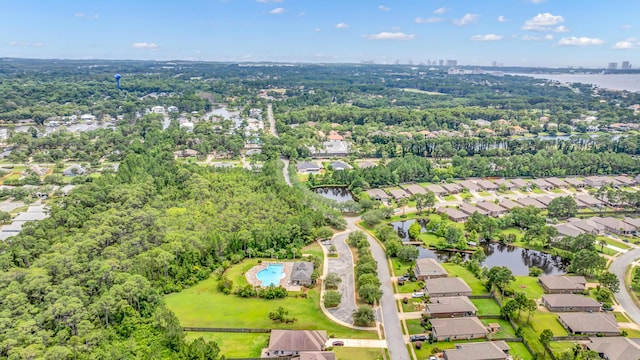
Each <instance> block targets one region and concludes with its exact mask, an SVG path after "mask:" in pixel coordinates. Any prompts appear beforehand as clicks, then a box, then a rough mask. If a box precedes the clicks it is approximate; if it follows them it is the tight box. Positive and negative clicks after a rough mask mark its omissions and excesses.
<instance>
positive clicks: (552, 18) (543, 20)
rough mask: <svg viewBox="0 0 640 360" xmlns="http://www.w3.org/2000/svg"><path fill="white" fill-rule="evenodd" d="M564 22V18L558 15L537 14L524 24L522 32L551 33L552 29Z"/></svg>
mask: <svg viewBox="0 0 640 360" xmlns="http://www.w3.org/2000/svg"><path fill="white" fill-rule="evenodd" d="M563 22H564V18H563V17H562V16H560V15H553V14H551V13H544V14H538V15H536V16H534V17H533V18H531V19H529V20H527V21H525V22H524V25H522V30H529V31H552V30H553V27H554V26H556V25H558V24H561V23H563Z"/></svg>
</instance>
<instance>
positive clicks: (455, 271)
mask: <svg viewBox="0 0 640 360" xmlns="http://www.w3.org/2000/svg"><path fill="white" fill-rule="evenodd" d="M442 266H443V267H444V269H445V270H447V272H448V273H449V276H450V277H460V278H462V279H463V280H464V281H465V282H466V283H467V285H469V287H470V288H471V291H472V292H473V294H475V295H485V294H488V293H489V292H488V291H487V289H486V288H485V287H484V283H483V282H482V281H480V280H479V279H478V278H476V277H475V276H474V275H473V274H472V273H471V272H470V271H469V270H467V269H466V268H464V267H463V266H461V265H456V264H453V263H443V264H442Z"/></svg>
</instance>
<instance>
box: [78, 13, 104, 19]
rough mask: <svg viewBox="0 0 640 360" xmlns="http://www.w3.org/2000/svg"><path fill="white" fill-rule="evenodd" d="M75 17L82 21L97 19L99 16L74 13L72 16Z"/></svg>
mask: <svg viewBox="0 0 640 360" xmlns="http://www.w3.org/2000/svg"><path fill="white" fill-rule="evenodd" d="M73 16H75V17H79V18H83V19H97V18H99V17H100V16H98V14H93V15H89V14H85V13H81V12H79V13H76V14H75V15H73Z"/></svg>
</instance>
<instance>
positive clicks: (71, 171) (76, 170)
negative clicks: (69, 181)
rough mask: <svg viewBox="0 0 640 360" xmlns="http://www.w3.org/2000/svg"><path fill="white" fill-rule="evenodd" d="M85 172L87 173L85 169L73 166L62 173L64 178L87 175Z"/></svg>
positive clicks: (76, 165)
mask: <svg viewBox="0 0 640 360" xmlns="http://www.w3.org/2000/svg"><path fill="white" fill-rule="evenodd" d="M85 171H86V170H85V168H83V167H82V166H80V165H78V164H73V165H71V166H69V167H68V168H66V169H64V171H63V172H62V175H64V176H76V175H82V174H84V173H85Z"/></svg>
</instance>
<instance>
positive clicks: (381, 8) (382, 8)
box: [378, 5, 391, 11]
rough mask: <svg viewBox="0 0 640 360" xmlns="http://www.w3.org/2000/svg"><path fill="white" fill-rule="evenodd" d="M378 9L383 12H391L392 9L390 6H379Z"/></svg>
mask: <svg viewBox="0 0 640 360" xmlns="http://www.w3.org/2000/svg"><path fill="white" fill-rule="evenodd" d="M378 9H380V10H382V11H391V8H390V7H388V6H384V5H380V6H378Z"/></svg>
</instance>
